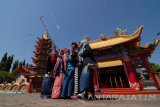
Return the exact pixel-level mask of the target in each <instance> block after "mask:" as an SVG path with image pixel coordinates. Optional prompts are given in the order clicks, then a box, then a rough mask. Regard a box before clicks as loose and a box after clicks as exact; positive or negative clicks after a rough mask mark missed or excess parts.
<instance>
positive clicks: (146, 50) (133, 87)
mask: <svg viewBox="0 0 160 107" xmlns="http://www.w3.org/2000/svg"><path fill="white" fill-rule="evenodd" d="M142 29H143V26H138V27H137V30H136V31H135V32H134V33H133V34H131V35H127V34H126V33H127V32H126V31H122V32H120V31H118V30H116V31H115V35H114V36H112V37H109V38H107V37H105V36H104V35H101V36H100V39H99V40H94V41H91V42H90V43H89V45H90V47H91V48H92V50H93V55H94V58H95V60H96V63H97V66H98V67H97V79H95V80H97V81H96V82H97V84H98V88H99V89H100V90H101V91H102V92H103V93H110V92H111V93H112V92H113V91H114V92H115V91H116V92H120V93H122V92H139V91H145V90H146V91H147V90H152V91H153V90H154V91H156V90H159V89H160V83H159V81H158V80H157V79H156V78H155V75H154V74H153V72H152V71H151V69H150V67H149V65H148V57H150V56H151V54H152V53H153V51H154V50H155V48H156V46H157V45H158V43H159V40H156V39H154V42H153V43H152V44H148V43H147V44H146V45H144V46H141V45H140V40H141V37H140V35H141V32H142ZM112 90H113V91H112Z"/></svg>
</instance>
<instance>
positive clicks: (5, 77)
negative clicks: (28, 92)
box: [0, 71, 15, 83]
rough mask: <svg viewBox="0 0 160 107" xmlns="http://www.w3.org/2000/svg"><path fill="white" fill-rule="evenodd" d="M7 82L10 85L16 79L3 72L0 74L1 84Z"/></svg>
mask: <svg viewBox="0 0 160 107" xmlns="http://www.w3.org/2000/svg"><path fill="white" fill-rule="evenodd" d="M5 81H6V82H8V83H11V82H12V81H15V77H14V76H13V74H11V73H9V72H6V71H1V72H0V83H3V82H5Z"/></svg>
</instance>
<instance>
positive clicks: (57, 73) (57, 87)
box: [51, 50, 64, 99]
mask: <svg viewBox="0 0 160 107" xmlns="http://www.w3.org/2000/svg"><path fill="white" fill-rule="evenodd" d="M63 54H64V52H63V50H59V51H58V54H57V61H56V64H55V66H54V69H53V75H54V78H55V81H54V85H53V89H52V96H51V97H52V98H53V99H57V98H60V95H61V88H62V74H63V73H62V72H64V65H63Z"/></svg>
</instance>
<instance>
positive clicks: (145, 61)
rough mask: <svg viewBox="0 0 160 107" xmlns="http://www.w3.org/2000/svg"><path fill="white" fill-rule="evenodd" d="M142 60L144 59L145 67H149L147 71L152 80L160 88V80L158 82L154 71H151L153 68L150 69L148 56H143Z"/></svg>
mask: <svg viewBox="0 0 160 107" xmlns="http://www.w3.org/2000/svg"><path fill="white" fill-rule="evenodd" d="M142 60H143V63H144V67H145V68H146V69H147V71H148V73H149V75H150V77H151V78H152V80H153V81H154V83H155V86H156V87H157V89H158V90H160V86H159V84H158V82H157V80H156V78H155V76H154V74H153V73H152V71H151V69H150V67H149V65H148V61H147V59H146V58H142Z"/></svg>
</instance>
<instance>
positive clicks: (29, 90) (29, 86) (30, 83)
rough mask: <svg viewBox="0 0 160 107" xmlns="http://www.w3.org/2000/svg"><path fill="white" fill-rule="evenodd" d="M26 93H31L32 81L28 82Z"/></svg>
mask: <svg viewBox="0 0 160 107" xmlns="http://www.w3.org/2000/svg"><path fill="white" fill-rule="evenodd" d="M28 93H32V79H31V78H30V80H29V85H28Z"/></svg>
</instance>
